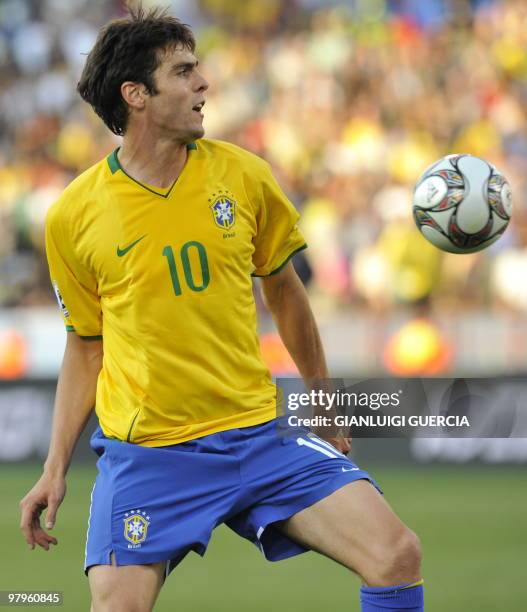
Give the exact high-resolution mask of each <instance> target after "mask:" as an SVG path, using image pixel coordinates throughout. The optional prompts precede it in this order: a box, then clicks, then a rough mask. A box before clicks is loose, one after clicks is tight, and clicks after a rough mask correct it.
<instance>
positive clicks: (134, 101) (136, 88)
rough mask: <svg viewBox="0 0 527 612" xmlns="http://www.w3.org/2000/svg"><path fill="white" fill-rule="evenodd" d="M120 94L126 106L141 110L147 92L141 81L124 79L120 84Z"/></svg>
mask: <svg viewBox="0 0 527 612" xmlns="http://www.w3.org/2000/svg"><path fill="white" fill-rule="evenodd" d="M121 95H122V96H123V100H124V101H125V102H126V103H127V104H128V106H130V107H132V108H135V109H137V110H141V109H143V108H144V106H145V100H146V97H147V96H148V92H147V90H146V87H145V86H144V85H143V84H142V83H134V82H133V81H125V82H124V83H123V84H122V85H121Z"/></svg>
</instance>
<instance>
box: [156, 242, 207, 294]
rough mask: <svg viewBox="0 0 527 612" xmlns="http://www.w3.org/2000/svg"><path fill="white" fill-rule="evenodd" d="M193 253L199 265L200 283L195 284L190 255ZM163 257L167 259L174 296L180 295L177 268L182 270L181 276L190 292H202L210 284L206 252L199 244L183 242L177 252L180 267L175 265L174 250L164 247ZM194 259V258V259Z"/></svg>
mask: <svg viewBox="0 0 527 612" xmlns="http://www.w3.org/2000/svg"><path fill="white" fill-rule="evenodd" d="M193 251H195V252H196V253H197V255H198V259H199V265H200V268H201V283H199V280H198V282H196V276H197V275H196V274H195V272H196V271H195V270H194V271H193V269H192V263H191V253H192V252H193ZM163 257H166V258H167V262H168V269H169V271H170V278H171V280H172V288H173V289H174V293H175V294H176V295H182V293H183V291H182V290H181V282H180V276H179V273H178V267H182V268H183V274H184V277H185V282H186V285H187V287H188V288H189V289H190V290H191V291H203V290H204V289H206V288H207V287H208V286H209V283H210V272H209V260H208V259H207V251H206V249H205V247H204V246H203V245H202V244H201V242H196V241H195V240H193V241H191V242H185V244H184V245H183V246H182V247H181V250H180V252H179V258H178V260H179V262H180V263H181V266H178V265H177V263H176V255H175V254H174V249H173V248H172V247H171V246H166V247H165V248H164V249H163ZM194 259H195V258H194Z"/></svg>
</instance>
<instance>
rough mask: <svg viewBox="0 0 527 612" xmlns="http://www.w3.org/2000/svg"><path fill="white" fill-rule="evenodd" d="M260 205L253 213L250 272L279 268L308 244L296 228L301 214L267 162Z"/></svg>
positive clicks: (262, 273)
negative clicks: (254, 216)
mask: <svg viewBox="0 0 527 612" xmlns="http://www.w3.org/2000/svg"><path fill="white" fill-rule="evenodd" d="M258 191H259V194H260V200H261V201H260V203H259V204H260V205H259V208H258V210H257V213H256V224H257V231H256V236H255V237H254V239H253V243H254V247H255V250H254V253H253V264H254V267H255V270H254V272H253V276H269V275H270V274H275V273H276V272H279V271H280V270H281V269H282V268H283V267H284V266H285V264H286V263H287V262H288V261H289V260H290V259H291V257H293V255H294V254H295V253H298V251H301V250H302V249H305V248H306V247H307V245H306V241H305V239H304V237H303V236H302V233H301V232H300V229H299V228H298V225H297V223H298V220H299V218H300V215H299V214H298V212H297V211H296V209H295V207H294V206H293V204H291V202H290V201H289V199H288V198H287V196H286V195H285V194H284V192H283V191H282V189H281V188H280V186H279V185H278V182H277V181H276V179H275V178H274V176H273V174H272V172H271V169H270V166H269V164H267V163H265V164H264V166H263V171H262V175H261V186H260V189H259V190H258Z"/></svg>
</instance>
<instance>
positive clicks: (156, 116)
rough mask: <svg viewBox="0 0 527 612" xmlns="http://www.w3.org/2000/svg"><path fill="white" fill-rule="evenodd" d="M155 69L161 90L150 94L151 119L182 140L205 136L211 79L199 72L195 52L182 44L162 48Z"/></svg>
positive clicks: (160, 127)
mask: <svg viewBox="0 0 527 612" xmlns="http://www.w3.org/2000/svg"><path fill="white" fill-rule="evenodd" d="M160 53H161V56H160V59H161V63H160V65H159V66H158V67H157V69H156V71H155V72H154V83H155V87H156V89H157V92H158V93H157V94H156V95H153V96H149V97H148V101H147V105H146V111H147V114H148V118H149V123H150V125H151V126H152V127H155V128H158V129H159V130H161V131H163V132H165V133H166V134H167V135H170V136H172V137H173V138H174V139H175V140H178V141H179V142H182V143H188V142H192V141H193V140H195V139H197V138H202V137H203V135H204V133H205V131H204V129H203V113H202V110H201V109H202V106H203V104H204V103H205V92H206V90H207V89H208V88H209V84H208V82H207V81H206V80H205V79H204V78H203V77H202V76H201V74H200V73H199V72H198V69H197V66H198V61H197V59H196V58H195V56H194V54H193V53H192V52H191V51H189V50H188V49H186V48H183V47H181V46H177V47H172V48H169V49H166V50H164V51H160Z"/></svg>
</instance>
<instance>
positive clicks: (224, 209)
mask: <svg viewBox="0 0 527 612" xmlns="http://www.w3.org/2000/svg"><path fill="white" fill-rule="evenodd" d="M209 202H210V203H211V204H210V209H211V210H212V215H213V217H214V223H216V225H217V226H218V227H219V228H220V229H222V230H228V229H230V228H231V227H232V226H233V225H234V223H235V221H236V200H235V199H234V197H233V195H232V194H231V193H229V192H228V191H222V190H221V189H220V190H219V191H218V192H217V193H213V194H212V197H211V198H209Z"/></svg>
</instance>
